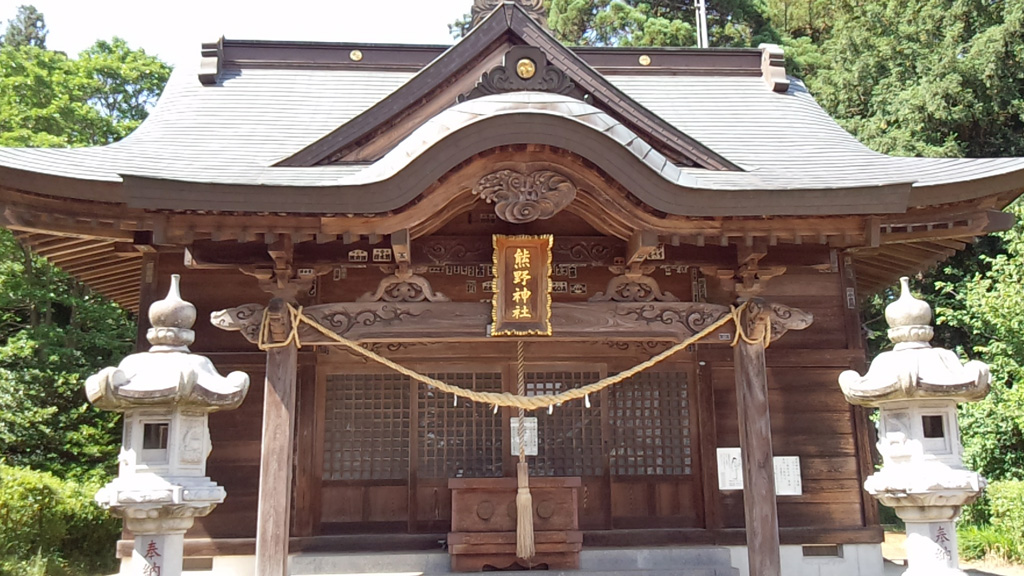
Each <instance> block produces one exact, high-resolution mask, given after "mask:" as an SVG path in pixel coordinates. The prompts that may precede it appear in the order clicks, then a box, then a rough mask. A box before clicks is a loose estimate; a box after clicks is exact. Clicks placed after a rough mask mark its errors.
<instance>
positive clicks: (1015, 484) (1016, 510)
mask: <svg viewBox="0 0 1024 576" xmlns="http://www.w3.org/2000/svg"><path fill="white" fill-rule="evenodd" d="M987 492H988V500H989V508H990V510H991V513H992V525H993V526H995V527H996V528H1000V529H1002V530H1005V531H1006V532H1008V533H1009V534H1010V535H1012V536H1013V537H1014V539H1015V540H1016V541H1017V542H1020V543H1021V544H1024V481H1021V480H1004V481H1002V482H992V484H990V485H989V487H988V489H987ZM1022 552H1024V550H1022ZM1022 558H1024V555H1022Z"/></svg>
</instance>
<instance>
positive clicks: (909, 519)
mask: <svg viewBox="0 0 1024 576" xmlns="http://www.w3.org/2000/svg"><path fill="white" fill-rule="evenodd" d="M900 282H901V284H902V293H901V295H900V298H899V299H898V300H896V301H895V302H893V303H892V304H889V306H888V307H886V309H885V319H886V321H888V323H889V333H888V335H889V339H890V340H892V342H893V343H894V344H895V346H893V349H892V350H891V351H888V352H883V353H881V354H879V355H878V357H876V358H875V360H874V361H873V362H871V366H870V368H869V369H868V372H867V374H866V375H864V376H860V375H859V374H857V373H856V372H854V371H852V370H848V371H846V372H843V373H842V374H840V375H839V385H840V387H842V390H843V394H844V395H845V396H846V399H847V401H848V402H850V403H852V404H857V405H860V406H871V407H877V408H878V412H879V425H878V433H879V441H878V451H879V452H880V453H881V455H882V460H883V465H882V468H881V469H880V470H879V471H878V472H876V473H875V474H872V475H871V476H870V477H868V479H867V480H866V481H865V482H864V489H865V490H867V491H868V493H870V494H871V495H872V496H874V497H875V498H877V499H878V500H879V501H880V502H882V503H883V504H885V505H886V506H891V507H893V508H894V509H895V510H896V514H897V515H899V517H900V518H902V519H903V521H904V522H906V525H907V564H908V569H907V571H906V572H904V576H915V575H923V576H946V575H961V574H963V572H961V571H960V570H958V566H959V561H958V555H957V541H956V528H955V526H954V525H953V522H954V520H956V518H957V516H959V515H960V509H961V508H962V507H963V506H964V505H965V504H970V503H971V502H973V501H974V500H976V499H977V498H978V496H980V495H981V493H982V492H983V491H984V489H985V479H984V478H982V477H981V476H980V475H978V473H976V472H971V471H969V470H965V469H964V467H963V460H962V459H961V453H962V451H963V448H962V446H961V444H960V428H959V426H958V424H957V418H956V406H957V403H959V402H972V401H975V400H980V399H982V398H984V397H985V395H986V394H988V390H989V372H988V365H987V364H984V363H982V362H977V361H970V362H967V364H961V362H960V359H959V358H958V357H957V355H956V354H954V353H953V352H951V351H949V350H945V349H943V348H933V347H932V346H931V345H930V344H929V343H928V342H929V341H930V340H931V339H932V335H933V331H932V327H931V319H932V311H931V307H930V306H929V305H928V304H927V303H926V302H923V301H921V300H918V299H916V298H914V297H913V295H911V293H910V287H909V285H908V281H907V278H905V277H904V278H901V279H900Z"/></svg>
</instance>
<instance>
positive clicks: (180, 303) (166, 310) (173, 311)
mask: <svg viewBox="0 0 1024 576" xmlns="http://www.w3.org/2000/svg"><path fill="white" fill-rule="evenodd" d="M195 323H196V307H195V306H193V305H192V303H191V302H186V301H184V300H182V299H181V276H179V275H178V274H172V275H171V288H170V290H168V291H167V296H166V297H165V298H164V299H163V300H157V301H156V302H153V303H152V304H150V306H149V324H150V325H151V326H152V328H150V329H149V330H148V331H147V332H146V339H147V340H149V343H150V344H152V345H153V347H152V348H150V349H149V351H150V352H163V351H170V350H175V351H181V352H188V347H189V346H190V345H191V344H192V343H193V342H195V340H196V333H195V331H194V330H192V326H193V325H194V324H195Z"/></svg>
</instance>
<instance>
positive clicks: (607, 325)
mask: <svg viewBox="0 0 1024 576" xmlns="http://www.w3.org/2000/svg"><path fill="white" fill-rule="evenodd" d="M769 311H770V314H771V320H772V324H771V325H772V337H773V338H779V337H781V336H782V335H783V334H785V333H786V332H787V331H788V330H803V329H804V328H806V327H808V326H810V325H811V322H812V321H813V317H812V315H811V314H808V313H806V312H803V311H801V310H798V309H796V308H789V307H787V306H783V305H781V304H771V305H770V306H769ZM303 313H304V316H306V317H307V318H309V319H311V320H313V321H315V322H317V323H318V324H320V325H321V326H323V327H325V328H326V329H328V330H330V331H333V332H334V333H335V334H337V335H339V336H344V337H345V338H347V339H349V340H356V341H360V342H383V341H394V342H423V341H431V342H467V341H483V340H493V338H491V337H489V336H487V325H488V324H490V323H491V322H492V316H491V304H490V303H488V302H339V303H334V304H318V305H314V306H306V307H305V308H303ZM729 314H730V311H729V308H728V307H727V306H721V305H718V304H706V303H702V302H554V303H552V305H551V326H552V330H553V332H554V337H556V338H560V339H564V340H592V339H593V338H595V337H606V338H608V339H610V340H642V341H646V340H672V341H682V340H684V339H685V338H688V337H690V336H693V335H694V334H696V333H698V332H700V331H701V330H703V329H705V328H706V327H707V326H709V325H710V324H712V323H714V322H715V321H716V320H718V319H721V318H724V317H726V316H728V315H729ZM262 317H263V307H262V306H260V305H259V304H245V305H243V306H236V307H235V308H229V309H227V310H221V311H219V312H214V313H213V314H212V315H211V317H210V321H211V322H212V323H213V324H214V326H217V327H218V328H221V329H222V330H228V331H239V332H241V333H242V336H244V337H245V338H246V339H247V340H249V341H250V342H256V339H257V334H258V332H259V324H260V320H261V319H262ZM731 333H732V328H731V326H729V325H726V326H723V327H722V328H720V329H719V330H718V331H716V332H715V333H713V334H711V335H709V336H708V338H707V340H705V343H708V344H715V343H723V344H726V343H728V342H729V341H730V340H731V338H730V337H729V336H727V335H728V334H731ZM299 336H300V338H301V340H302V343H303V344H306V345H310V346H313V345H317V344H326V345H330V344H334V343H335V342H334V341H333V340H331V339H329V338H328V337H326V336H324V335H323V334H321V333H320V332H318V331H316V330H314V329H313V328H311V327H309V326H305V325H304V326H301V327H300V328H299ZM723 337H724V340H723V339H722V338H723ZM541 339H546V340H550V338H548V337H541Z"/></svg>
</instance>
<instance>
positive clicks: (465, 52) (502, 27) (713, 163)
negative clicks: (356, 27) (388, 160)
mask: <svg viewBox="0 0 1024 576" xmlns="http://www.w3.org/2000/svg"><path fill="white" fill-rule="evenodd" d="M502 41H508V42H510V43H511V44H513V45H516V44H518V43H522V44H526V45H528V46H533V47H535V48H537V49H539V50H540V51H541V52H542V53H543V54H544V56H545V57H546V58H547V60H548V62H549V65H550V66H551V67H553V68H556V69H557V70H559V71H560V72H561V73H563V74H565V76H567V77H568V78H569V79H570V80H572V82H574V83H575V86H576V87H577V88H578V89H579V90H580V91H582V92H583V93H585V94H586V95H587V96H589V97H590V99H589V103H590V104H592V105H594V106H596V107H597V108H600V109H602V110H603V111H605V112H607V113H609V114H610V115H611V116H612V117H614V118H615V119H616V120H618V121H620V122H622V123H623V124H624V125H626V126H627V127H629V128H630V129H631V130H633V131H634V132H636V133H637V134H639V135H640V136H641V137H647V138H648V139H649V140H648V144H650V145H651V146H653V147H655V148H656V149H658V150H659V152H661V153H662V154H664V155H665V156H666V157H667V158H669V159H670V160H671V161H673V162H675V163H678V164H683V165H689V166H696V167H701V168H706V169H710V170H718V171H741V170H742V169H741V168H740V167H739V166H737V165H736V164H734V163H733V162H731V161H730V160H728V159H727V158H725V157H724V156H722V155H720V154H718V153H717V152H715V151H714V150H712V149H710V148H708V147H707V146H705V145H703V144H702V143H700V142H699V141H697V140H696V139H694V138H692V137H690V136H688V135H687V134H685V133H683V132H682V131H681V130H679V129H678V128H676V127H674V126H672V125H671V124H669V123H668V122H665V121H664V120H662V119H661V118H659V117H658V116H657V115H656V114H654V113H653V112H651V111H650V110H648V109H647V108H645V107H643V106H641V105H640V104H639V103H638V102H636V101H635V100H634V99H633V98H631V97H630V96H629V95H627V94H626V93H625V92H623V91H622V90H620V89H619V88H617V87H616V86H615V85H614V84H612V83H611V82H609V81H608V80H607V79H605V78H604V77H603V76H602V75H601V74H600V73H598V72H597V71H596V70H594V69H593V68H592V67H591V66H590V65H589V64H587V62H586V61H584V60H583V59H581V58H580V57H579V56H577V55H576V54H575V53H573V52H572V50H570V49H569V48H567V47H565V46H564V45H562V44H561V43H559V42H558V41H557V40H555V39H554V38H553V37H552V36H551V35H550V34H548V33H547V32H546V31H545V30H544V29H543V28H542V27H541V26H540V25H538V24H537V23H536V22H535V21H534V20H532V19H531V18H530V17H529V16H528V15H527V14H526V13H525V12H524V11H523V10H522V8H521V7H519V6H517V5H514V4H507V3H506V4H504V5H502V6H500V7H499V8H498V9H496V10H495V11H494V12H492V13H491V15H490V16H488V17H487V18H486V19H485V20H484V21H483V22H482V23H481V24H480V25H479V26H477V27H476V28H474V29H473V30H472V31H471V32H470V33H469V34H467V35H466V36H465V37H464V38H462V40H460V41H459V42H458V43H456V44H455V45H454V46H452V47H451V48H449V49H448V50H446V51H445V52H444V53H443V54H441V55H440V56H438V57H437V58H436V59H435V60H434V61H433V62H431V63H430V64H429V65H427V66H426V67H425V68H423V69H422V70H420V71H419V73H418V74H416V75H415V76H413V77H412V78H411V79H410V80H409V81H408V82H407V83H405V84H404V85H403V86H402V87H401V88H399V89H398V90H396V91H395V92H394V93H392V94H391V95H389V96H388V97H387V98H385V99H384V100H382V101H380V102H378V103H377V104H375V105H374V106H372V107H371V108H370V109H368V110H366V111H365V112H363V113H362V114H360V115H359V116H357V117H356V118H354V119H352V120H350V121H349V122H346V123H345V124H343V125H342V126H340V127H338V128H336V129H335V130H333V131H331V132H330V133H328V134H327V135H325V136H323V137H322V138H320V139H319V140H317V141H316V142H313V143H312V144H310V145H308V146H306V147H305V148H303V149H302V150H299V151H298V152H296V153H294V154H292V155H291V156H289V157H288V158H285V159H284V160H282V161H281V162H278V163H277V164H276V165H275V166H278V167H286V166H290V167H303V166H312V165H317V164H326V163H332V162H336V161H338V160H340V159H341V158H342V157H343V156H344V155H345V153H346V152H348V151H350V150H352V149H354V148H356V147H358V146H359V145H360V144H361V143H363V142H365V141H366V140H367V139H370V138H373V137H374V135H375V134H378V133H379V132H380V131H381V130H382V129H384V128H387V127H389V126H391V125H393V124H394V123H395V122H396V119H398V118H403V117H404V116H405V115H406V114H408V113H409V112H410V111H411V110H413V109H415V108H416V107H418V106H419V105H420V104H421V103H422V102H423V101H424V100H427V99H429V97H430V95H431V94H435V93H436V92H437V91H438V90H439V89H441V88H443V87H444V86H445V85H446V83H447V82H449V81H450V79H451V78H453V77H460V76H465V75H466V73H467V72H468V69H469V67H470V64H471V63H472V62H473V61H474V60H475V59H479V58H480V57H482V56H484V55H486V54H487V52H488V50H489V49H493V48H494V47H496V46H498V45H499V44H500V43H501V42H502ZM454 103H455V102H452V104H454Z"/></svg>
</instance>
